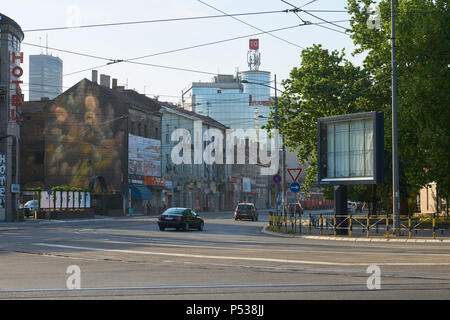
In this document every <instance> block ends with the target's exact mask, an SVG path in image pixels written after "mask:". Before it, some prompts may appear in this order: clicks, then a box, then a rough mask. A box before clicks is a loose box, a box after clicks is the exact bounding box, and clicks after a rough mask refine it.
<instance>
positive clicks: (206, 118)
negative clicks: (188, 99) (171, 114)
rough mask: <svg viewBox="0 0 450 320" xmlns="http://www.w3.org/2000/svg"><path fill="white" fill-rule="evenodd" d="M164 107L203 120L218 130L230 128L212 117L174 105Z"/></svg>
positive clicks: (166, 104) (165, 104)
mask: <svg viewBox="0 0 450 320" xmlns="http://www.w3.org/2000/svg"><path fill="white" fill-rule="evenodd" d="M163 106H164V107H167V108H169V109H172V110H174V111H177V112H180V113H184V114H186V115H189V116H191V117H196V118H199V119H200V120H202V121H203V122H205V123H207V124H210V125H212V126H215V127H218V128H222V129H228V127H227V126H226V125H224V124H222V123H220V122H219V121H217V120H214V119H213V118H211V117H208V116H204V115H202V114H198V113H195V112H193V111H189V110H186V109H183V108H181V107H178V106H176V105H173V104H171V103H167V102H165V103H163Z"/></svg>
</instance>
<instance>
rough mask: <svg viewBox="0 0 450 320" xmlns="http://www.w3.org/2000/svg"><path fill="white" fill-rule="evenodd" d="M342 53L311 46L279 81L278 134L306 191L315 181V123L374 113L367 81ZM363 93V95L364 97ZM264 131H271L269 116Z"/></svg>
mask: <svg viewBox="0 0 450 320" xmlns="http://www.w3.org/2000/svg"><path fill="white" fill-rule="evenodd" d="M344 56H345V53H344V51H342V52H338V51H332V52H329V51H328V50H327V49H324V48H322V46H321V45H314V46H313V47H310V48H306V49H304V50H303V51H302V53H301V65H300V67H298V68H297V67H295V68H294V69H293V70H292V71H291V73H290V78H289V79H286V80H283V86H284V88H285V90H284V93H283V94H282V95H281V97H280V98H279V99H278V110H279V115H278V116H279V130H280V133H281V134H282V135H283V136H284V138H285V144H286V147H288V148H291V151H292V150H296V151H297V157H298V159H299V162H300V163H309V164H310V166H309V167H308V168H307V169H306V173H307V174H306V183H305V186H306V188H308V187H310V186H311V185H312V184H313V183H314V182H315V181H316V174H317V119H318V118H320V117H326V116H334V115H340V114H347V113H355V112H364V111H377V110H379V109H377V107H376V105H374V104H371V103H370V101H371V100H376V99H375V98H373V97H370V95H371V93H370V85H371V83H372V80H371V77H370V75H369V74H367V73H366V72H365V71H364V70H363V69H362V68H360V67H357V66H354V65H353V64H352V63H350V62H349V61H348V60H346V59H345V58H344ZM364 93H365V94H366V95H364ZM266 128H274V113H273V112H272V113H271V116H270V119H269V120H268V122H267V125H266Z"/></svg>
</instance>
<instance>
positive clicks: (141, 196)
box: [129, 185, 152, 200]
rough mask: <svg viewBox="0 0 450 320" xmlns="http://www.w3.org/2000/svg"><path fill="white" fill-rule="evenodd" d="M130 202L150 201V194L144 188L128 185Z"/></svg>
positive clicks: (147, 189)
mask: <svg viewBox="0 0 450 320" xmlns="http://www.w3.org/2000/svg"><path fill="white" fill-rule="evenodd" d="M129 187H130V188H131V199H132V200H152V192H151V191H150V190H149V188H147V187H145V186H135V185H130V186H129Z"/></svg>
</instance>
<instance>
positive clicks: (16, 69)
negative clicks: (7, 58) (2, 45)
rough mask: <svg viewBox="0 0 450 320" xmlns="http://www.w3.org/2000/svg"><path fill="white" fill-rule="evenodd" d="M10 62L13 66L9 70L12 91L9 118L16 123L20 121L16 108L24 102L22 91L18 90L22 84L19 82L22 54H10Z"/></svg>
mask: <svg viewBox="0 0 450 320" xmlns="http://www.w3.org/2000/svg"><path fill="white" fill-rule="evenodd" d="M11 60H12V61H11V64H12V65H13V67H12V69H11V85H12V88H13V90H12V94H11V104H10V107H9V116H10V119H11V120H13V121H17V120H22V118H21V117H20V116H19V113H18V112H17V111H18V108H19V107H21V106H22V105H23V100H24V95H23V94H22V89H21V88H20V84H21V83H23V81H21V80H20V77H21V76H22V75H23V69H22V67H21V66H20V64H21V63H23V52H20V54H19V55H17V54H16V52H12V55H11ZM17 62H18V63H17Z"/></svg>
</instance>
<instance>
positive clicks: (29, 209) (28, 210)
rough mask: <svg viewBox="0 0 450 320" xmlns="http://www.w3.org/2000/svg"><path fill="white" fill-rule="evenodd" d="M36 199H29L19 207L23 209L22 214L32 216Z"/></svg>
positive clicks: (36, 202) (36, 204) (35, 207)
mask: <svg viewBox="0 0 450 320" xmlns="http://www.w3.org/2000/svg"><path fill="white" fill-rule="evenodd" d="M37 207H38V201H37V200H30V201H27V202H26V203H25V204H24V205H23V206H21V208H22V209H23V215H24V216H26V217H29V216H32V215H33V214H34V209H37Z"/></svg>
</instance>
